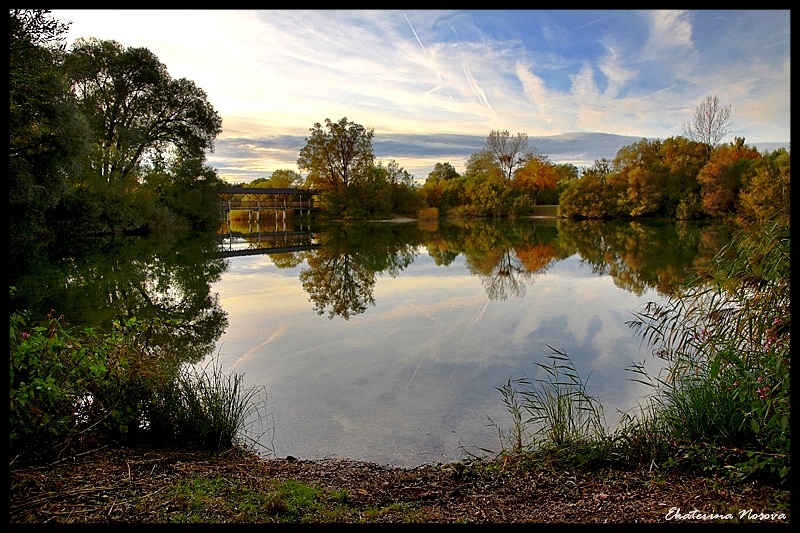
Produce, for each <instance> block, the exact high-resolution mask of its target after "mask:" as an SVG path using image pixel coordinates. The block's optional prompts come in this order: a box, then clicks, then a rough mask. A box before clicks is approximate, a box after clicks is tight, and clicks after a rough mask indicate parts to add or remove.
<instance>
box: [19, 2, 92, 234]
mask: <svg viewBox="0 0 800 533" xmlns="http://www.w3.org/2000/svg"><path fill="white" fill-rule="evenodd" d="M9 15H10V28H9V29H10V48H9V185H10V187H9V189H10V190H9V192H10V200H11V204H10V205H11V222H12V226H16V225H17V224H20V223H23V221H26V222H32V221H34V220H35V219H36V218H37V217H39V216H41V214H42V213H43V211H44V210H45V209H48V208H52V207H55V206H56V205H57V204H58V203H59V201H61V199H62V198H63V196H64V194H65V192H66V190H67V188H68V184H69V178H70V175H71V174H74V173H75V172H77V169H78V166H79V161H80V159H81V157H82V156H83V155H84V153H85V150H86V144H85V139H86V128H85V127H84V126H85V123H84V122H83V121H82V118H81V117H80V115H79V114H78V112H77V108H76V106H75V102H74V99H73V98H72V97H71V94H70V92H69V87H68V86H67V85H66V84H65V83H64V82H63V80H62V76H61V71H60V63H61V60H62V58H63V52H64V48H65V44H64V41H63V40H64V35H65V33H66V31H67V29H68V24H66V23H63V22H60V21H57V20H54V19H53V18H51V17H50V15H49V11H47V10H18V9H14V10H11V11H10V13H9ZM23 219H24V220H23ZM40 222H41V221H40ZM29 237H30V235H28V238H29Z"/></svg>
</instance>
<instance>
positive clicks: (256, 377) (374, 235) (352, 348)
mask: <svg viewBox="0 0 800 533" xmlns="http://www.w3.org/2000/svg"><path fill="white" fill-rule="evenodd" d="M247 231H252V228H250V229H249V230H247ZM709 233H710V234H711V235H716V233H715V230H711V229H709V228H708V227H706V226H701V225H693V224H686V223H679V224H676V223H673V222H669V223H665V222H580V223H579V222H570V221H556V220H525V221H516V222H509V221H485V220H482V221H471V222H463V223H461V224H444V223H441V224H434V225H433V227H428V228H425V227H424V225H423V224H417V223H416V222H412V223H407V224H396V223H386V222H383V223H380V222H373V223H360V224H350V225H348V226H337V227H334V228H329V229H326V230H325V231H323V232H322V233H320V235H319V237H318V238H316V239H315V242H317V243H320V244H321V246H320V247H319V248H316V249H311V250H306V251H300V252H293V253H282V254H266V253H264V254H260V255H259V254H256V255H243V256H238V257H230V258H228V259H227V261H228V266H227V268H226V270H225V272H224V273H223V274H222V276H221V278H220V280H219V281H218V282H217V283H215V284H214V285H213V287H212V290H213V291H214V292H216V293H217V294H218V295H219V303H220V305H221V307H222V308H223V309H224V310H225V311H226V313H227V315H228V320H229V325H228V327H227V329H226V330H225V332H224V334H223V335H222V337H221V338H220V340H219V342H218V343H217V348H216V352H215V353H214V354H213V357H216V358H218V360H219V361H220V362H221V363H222V364H223V367H224V368H227V369H235V371H236V372H238V373H243V374H244V380H245V383H246V384H247V385H249V386H263V387H264V390H265V391H266V392H267V394H268V400H267V404H268V407H267V411H268V412H269V425H270V428H271V429H269V428H267V429H269V430H268V431H267V433H266V434H265V436H264V437H263V438H262V441H263V444H264V445H265V446H268V447H269V448H270V449H271V450H272V452H273V453H274V454H275V455H276V456H279V457H283V456H286V455H292V456H295V457H298V458H303V459H321V458H351V459H358V460H363V461H371V462H377V463H382V464H392V465H398V466H415V465H419V464H422V463H435V462H450V461H456V460H459V459H462V458H465V457H466V456H468V455H470V454H472V455H482V454H485V453H486V452H487V450H488V451H491V452H493V453H497V452H499V451H501V449H502V448H503V444H504V443H503V440H502V439H501V432H503V434H504V435H505V434H508V430H509V429H510V426H511V416H510V413H509V412H508V411H507V409H506V408H505V406H504V404H503V402H502V395H501V393H500V392H499V390H498V387H500V386H502V385H503V384H504V383H506V382H507V381H508V380H509V379H517V378H521V377H528V378H531V379H534V380H535V379H544V378H546V376H547V375H546V373H545V372H544V370H543V369H542V368H541V367H540V366H539V364H550V362H551V360H550V359H548V355H551V354H552V353H553V348H555V349H557V350H558V351H560V352H562V353H565V354H567V355H568V356H569V358H570V360H571V362H572V364H573V365H574V367H575V369H576V370H577V371H578V373H579V375H580V376H581V378H582V379H583V380H584V381H585V382H586V386H587V391H588V392H589V393H590V394H592V395H593V396H595V397H596V398H597V399H598V400H599V402H600V403H601V404H602V406H603V408H604V411H605V414H606V419H607V423H608V426H609V428H610V429H613V428H615V427H616V426H617V424H618V422H619V412H618V411H628V410H630V409H632V408H636V407H637V405H638V404H639V402H640V401H641V400H642V398H643V397H644V396H645V395H646V394H647V393H648V392H650V389H648V388H647V387H646V386H645V385H642V384H641V383H639V382H636V381H634V380H633V379H632V378H634V377H636V376H635V375H634V374H633V373H631V372H629V371H626V368H630V367H632V366H633V364H634V363H636V362H639V363H644V364H645V367H646V368H647V369H648V370H649V371H651V372H653V373H657V372H658V371H659V369H660V368H661V361H659V360H658V359H656V358H655V357H653V356H652V355H650V350H649V349H648V348H647V346H642V345H641V342H640V341H641V339H640V338H639V337H637V336H636V335H635V333H634V331H633V330H632V329H631V328H630V327H629V326H628V325H626V322H627V321H629V320H631V319H633V318H634V317H633V313H634V312H637V311H642V310H643V308H644V306H645V304H646V303H647V302H649V301H662V300H663V299H664V298H665V297H666V294H667V293H669V292H670V291H672V290H674V289H675V288H676V287H677V286H678V285H679V284H680V283H681V282H682V279H683V277H684V275H685V274H688V273H690V272H691V271H692V270H693V268H694V267H695V265H697V263H698V261H702V260H703V258H707V257H708V254H707V250H706V253H704V252H703V250H702V248H703V244H704V235H705V236H706V237H707V236H708V234H709ZM237 246H238V249H239V250H250V251H251V252H257V251H258V250H259V246H260V244H259V240H258V238H257V237H256V238H253V236H252V234H251V238H250V239H249V240H248V239H247V238H241V237H240V238H238V239H237V238H235V237H233V236H231V238H230V239H229V240H228V241H227V249H229V250H235V249H237ZM268 246H269V245H268ZM712 247H713V246H712Z"/></svg>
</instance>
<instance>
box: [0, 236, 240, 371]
mask: <svg viewBox="0 0 800 533" xmlns="http://www.w3.org/2000/svg"><path fill="white" fill-rule="evenodd" d="M218 246H219V242H218V238H217V237H216V236H214V235H212V234H202V233H191V234H183V235H175V234H166V235H157V236H153V237H150V238H144V237H125V238H103V239H99V238H98V239H91V240H85V241H79V242H76V243H71V246H70V249H69V250H68V251H63V252H62V253H60V254H54V255H53V256H51V257H47V258H44V257H38V258H30V262H29V264H28V265H27V268H26V269H25V271H24V272H21V273H17V274H16V275H13V276H12V280H11V283H10V284H11V285H12V286H14V287H16V291H15V294H14V297H13V298H12V301H11V310H12V311H13V310H15V309H16V310H28V311H30V313H31V316H32V317H33V318H37V317H38V318H42V317H44V316H45V315H46V314H47V313H48V312H49V311H50V310H51V309H52V310H55V311H56V312H57V313H59V314H61V315H63V316H64V323H65V324H66V325H68V326H72V327H78V328H83V327H92V328H99V329H101V330H105V331H110V329H111V324H112V322H113V321H114V320H118V319H123V318H128V317H137V318H138V319H140V320H143V321H148V320H151V319H159V320H162V321H164V322H166V323H167V324H169V327H168V328H167V329H166V330H161V329H160V330H159V332H158V333H157V334H156V336H155V337H153V338H152V339H151V340H150V343H151V346H152V347H153V348H154V350H157V351H161V352H162V353H171V354H175V355H178V356H180V357H181V358H182V359H184V360H186V361H189V362H197V361H201V360H203V358H205V357H206V356H207V355H208V354H209V353H211V352H212V350H213V349H214V347H215V345H216V342H217V341H218V339H219V337H220V336H221V335H222V333H223V332H224V331H225V328H226V327H227V325H228V322H227V315H226V313H225V311H223V309H222V308H221V307H220V305H219V301H218V296H217V294H216V293H214V292H212V291H211V286H212V285H213V284H214V283H216V282H217V281H218V280H219V279H220V276H221V275H222V272H223V271H224V269H225V268H226V266H227V263H226V262H225V261H224V260H222V259H219V258H213V257H211V255H212V253H213V252H214V251H215V250H216V249H217V247H218Z"/></svg>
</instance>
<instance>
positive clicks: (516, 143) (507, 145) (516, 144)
mask: <svg viewBox="0 0 800 533" xmlns="http://www.w3.org/2000/svg"><path fill="white" fill-rule="evenodd" d="M486 150H487V151H488V152H489V153H490V154H491V155H492V157H493V158H494V160H495V162H496V163H497V164H498V165H500V170H501V171H502V172H503V176H504V177H505V179H506V180H511V178H512V177H513V176H514V170H515V169H516V168H517V167H519V166H521V165H523V164H524V163H525V161H526V160H527V159H528V158H529V156H530V155H531V152H529V151H528V136H527V135H526V134H525V133H517V135H516V136H515V137H512V136H511V135H510V134H509V133H508V130H503V131H499V130H492V131H491V132H490V133H489V137H487V138H486Z"/></svg>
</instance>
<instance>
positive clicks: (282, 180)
mask: <svg viewBox="0 0 800 533" xmlns="http://www.w3.org/2000/svg"><path fill="white" fill-rule="evenodd" d="M304 182H305V180H304V179H303V176H302V175H301V174H300V173H299V172H297V171H295V170H290V169H285V168H283V169H278V170H275V171H273V172H272V175H271V176H270V177H268V178H256V179H254V180H253V181H251V182H250V183H249V184H247V185H246V186H247V187H256V188H258V187H263V188H267V189H291V188H295V189H297V188H300V187H301V186H302V185H303V183H304Z"/></svg>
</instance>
